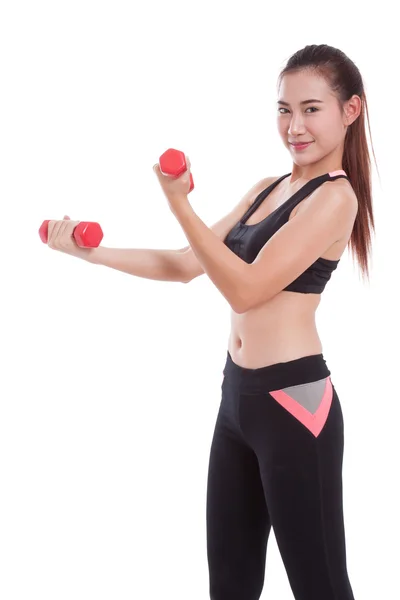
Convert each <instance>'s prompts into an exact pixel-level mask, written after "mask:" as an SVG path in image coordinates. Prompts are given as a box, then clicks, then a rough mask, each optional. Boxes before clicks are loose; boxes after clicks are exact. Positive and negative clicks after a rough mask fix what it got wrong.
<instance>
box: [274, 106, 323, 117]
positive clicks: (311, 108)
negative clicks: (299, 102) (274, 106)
mask: <svg viewBox="0 0 400 600" xmlns="http://www.w3.org/2000/svg"><path fill="white" fill-rule="evenodd" d="M281 110H286V111H287V108H282V107H280V108H278V112H279V114H281V115H285V114H286V113H281V112H280V111H281ZM307 110H315V111H318V110H319V108H316V107H315V106H309V107H308V108H307V109H306V112H307ZM310 114H312V113H310Z"/></svg>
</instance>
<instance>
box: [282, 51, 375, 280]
mask: <svg viewBox="0 0 400 600" xmlns="http://www.w3.org/2000/svg"><path fill="white" fill-rule="evenodd" d="M303 70H311V71H312V72H313V73H315V74H316V75H319V76H322V77H324V79H325V80H326V82H327V84H328V85H329V87H330V88H331V90H332V92H334V93H335V94H336V97H337V100H338V104H339V107H340V109H341V111H342V114H343V111H344V102H346V101H347V100H350V98H351V97H352V96H353V95H354V94H356V95H357V96H359V97H360V99H361V103H362V106H361V112H360V115H359V116H358V117H357V119H356V120H355V121H354V122H353V123H352V124H351V125H350V126H349V127H348V129H347V131H346V138H345V143H344V151H343V161H342V163H343V169H344V171H346V174H347V176H348V178H349V179H350V182H351V185H352V187H353V190H354V192H355V194H356V196H357V199H358V213H357V217H356V220H355V223H354V227H353V231H352V234H351V237H350V240H349V244H348V246H349V248H350V250H351V253H352V256H353V258H354V257H355V256H356V257H357V259H358V263H359V265H360V268H361V273H362V275H363V276H367V278H368V279H369V254H370V252H371V233H372V230H373V231H374V232H375V222H374V214H373V210H372V181H371V158H370V154H369V150H368V142H367V135H366V117H367V118H368V128H369V136H370V139H371V147H372V152H373V155H374V159H375V164H377V163H376V157H375V152H374V149H373V146H372V136H371V127H370V121H369V114H368V105H367V98H366V95H365V89H364V83H363V80H362V77H361V74H360V71H359V70H358V68H357V67H356V65H355V64H354V63H353V62H352V61H351V60H350V59H349V58H348V57H347V56H346V54H344V53H343V52H342V51H341V50H338V49H337V48H333V47H332V46H327V45H326V44H321V45H312V46H305V48H303V49H302V50H299V51H298V52H296V53H295V54H293V55H292V56H291V57H290V58H289V60H288V61H287V64H286V66H285V67H284V69H283V70H282V71H281V73H280V75H279V78H278V87H279V85H280V83H281V81H282V78H283V76H284V75H286V74H289V73H297V72H299V71H303Z"/></svg>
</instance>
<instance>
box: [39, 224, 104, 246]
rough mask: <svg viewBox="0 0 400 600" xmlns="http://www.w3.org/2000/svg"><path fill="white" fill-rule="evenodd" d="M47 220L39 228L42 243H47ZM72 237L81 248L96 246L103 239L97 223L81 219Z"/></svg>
mask: <svg viewBox="0 0 400 600" xmlns="http://www.w3.org/2000/svg"><path fill="white" fill-rule="evenodd" d="M49 221H50V219H49V220H47V221H43V223H42V224H41V226H40V229H39V235H40V239H41V240H42V242H43V243H44V244H47V240H48V231H49ZM73 235H74V238H75V241H76V243H77V245H78V246H80V247H81V248H97V246H99V245H100V242H101V240H102V239H103V232H102V230H101V227H100V225H99V224H98V223H93V222H91V221H81V222H80V223H78V225H77V226H76V227H75V229H74V233H73Z"/></svg>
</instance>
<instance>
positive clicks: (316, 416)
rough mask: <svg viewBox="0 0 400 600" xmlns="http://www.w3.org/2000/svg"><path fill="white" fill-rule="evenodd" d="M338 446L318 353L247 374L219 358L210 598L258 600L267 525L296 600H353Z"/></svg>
mask: <svg viewBox="0 0 400 600" xmlns="http://www.w3.org/2000/svg"><path fill="white" fill-rule="evenodd" d="M343 443H344V429H343V415H342V409H341V406H340V402H339V398H338V396H337V393H336V390H335V388H334V387H333V385H332V382H331V378H330V371H329V369H328V367H327V365H326V362H325V360H324V358H323V355H322V354H316V355H311V356H305V357H302V358H299V359H296V360H291V361H288V362H282V363H276V364H274V365H268V366H266V367H261V368H258V369H246V368H243V367H240V366H239V365H237V364H235V363H234V362H233V360H232V358H231V355H230V354H229V352H228V355H227V361H226V365H225V369H224V379H223V383H222V399H221V404H220V406H219V412H218V416H217V420H216V425H215V431H214V435H213V439H212V444H211V452H210V463H209V471H208V485H207V553H208V566H209V575H210V598H211V599H212V600H258V598H260V595H261V592H262V589H263V586H264V575H265V561H266V550H267V542H268V537H269V533H270V529H271V525H272V527H273V528H274V534H275V538H276V541H277V544H278V548H279V551H280V554H281V556H282V560H283V563H284V566H285V569H286V573H287V576H288V580H289V583H290V587H291V589H292V591H293V594H294V598H295V599H296V600H354V596H353V592H352V588H351V585H350V582H349V578H348V574H347V566H346V549H345V530H344V520H343V504H342V461H343Z"/></svg>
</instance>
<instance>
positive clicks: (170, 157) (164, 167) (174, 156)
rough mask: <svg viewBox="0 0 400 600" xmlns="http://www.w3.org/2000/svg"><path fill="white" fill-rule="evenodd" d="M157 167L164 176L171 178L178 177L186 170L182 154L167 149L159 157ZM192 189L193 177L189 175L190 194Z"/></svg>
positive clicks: (178, 151)
mask: <svg viewBox="0 0 400 600" xmlns="http://www.w3.org/2000/svg"><path fill="white" fill-rule="evenodd" d="M159 165H160V169H161V171H162V172H163V173H164V175H171V176H172V177H180V175H182V173H184V172H185V171H186V170H187V164H186V156H185V154H184V152H181V151H180V150H175V149H174V148H169V149H168V150H166V151H165V152H164V154H162V155H161V156H160V159H159ZM193 188H194V183H193V177H192V174H191V173H190V188H189V192H188V193H190V192H191V191H192V190H193Z"/></svg>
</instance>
